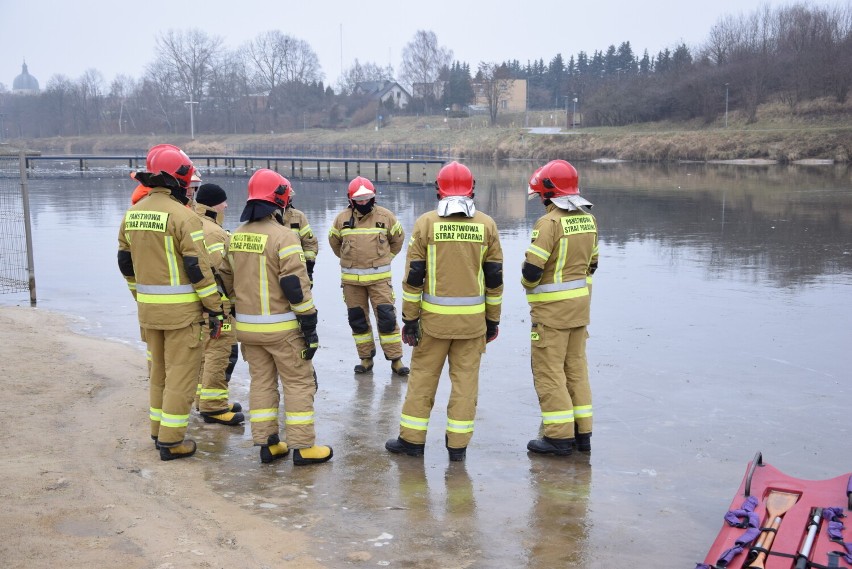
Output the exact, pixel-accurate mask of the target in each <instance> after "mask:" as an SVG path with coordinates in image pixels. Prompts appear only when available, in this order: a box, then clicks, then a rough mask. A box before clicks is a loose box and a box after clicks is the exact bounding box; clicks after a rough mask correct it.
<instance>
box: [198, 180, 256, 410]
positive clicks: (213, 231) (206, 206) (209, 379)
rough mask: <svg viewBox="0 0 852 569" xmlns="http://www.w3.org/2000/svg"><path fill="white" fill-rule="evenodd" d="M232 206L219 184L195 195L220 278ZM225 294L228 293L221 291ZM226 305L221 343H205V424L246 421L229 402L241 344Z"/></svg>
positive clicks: (202, 376) (201, 406) (200, 389)
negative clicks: (235, 350) (226, 219)
mask: <svg viewBox="0 0 852 569" xmlns="http://www.w3.org/2000/svg"><path fill="white" fill-rule="evenodd" d="M227 207H228V195H227V194H226V193H225V190H223V189H222V188H221V186H218V185H217V184H202V185H201V186H200V187H199V188H198V190H197V191H196V193H195V213H197V214H198V216H199V217H200V218H201V223H202V225H203V226H204V243H205V245H206V247H207V254H208V256H209V258H210V266H211V267H212V268H213V274H214V276H216V267H218V266H219V265H220V264H221V263H222V258H223V257H224V255H225V244H226V243H227V242H228V239H229V237H228V232H227V231H225V230H224V229H223V228H222V223H223V221H224V217H225V208H227ZM220 292H221V293H223V294H224V291H220ZM222 305H223V308H224V310H225V321H224V322H223V324H222V335H221V336H220V337H219V339H217V340H213V339H211V338H208V339H206V340H205V342H204V357H203V358H202V363H201V373H200V376H199V384H198V392H197V393H198V401H199V403H198V405H199V407H198V409H199V411H200V412H201V416H202V417H203V418H204V422H205V423H219V424H222V425H239V424H240V423H242V422H243V421H244V420H245V417H244V416H243V414H242V413H240V411H242V406H241V405H240V404H239V403H233V404H231V403H228V397H229V393H228V380H229V379H230V378H229V377H228V375H227V373H226V370H227V369H228V366H229V364H230V359H231V352H232V350H233V348H234V346H236V344H237V340H236V333H235V332H234V330H233V325H234V318H233V316H232V315H231V302H230V300H229V299H228V298H227V296H224V297H223V298H222Z"/></svg>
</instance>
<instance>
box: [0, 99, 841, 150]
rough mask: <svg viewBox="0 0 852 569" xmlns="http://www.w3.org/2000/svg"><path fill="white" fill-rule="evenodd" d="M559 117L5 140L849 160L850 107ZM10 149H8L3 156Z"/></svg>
mask: <svg viewBox="0 0 852 569" xmlns="http://www.w3.org/2000/svg"><path fill="white" fill-rule="evenodd" d="M565 119H566V117H565V114H564V113H562V112H558V111H555V112H534V113H532V112H531V113H530V114H529V115H528V116H526V117H525V116H524V115H523V114H519V115H508V114H506V115H501V116H500V117H499V118H498V123H499V124H498V125H497V126H495V127H490V126H488V119H487V117H470V118H464V119H454V118H451V119H448V120H445V119H444V117H443V116H430V117H394V118H393V119H392V120H391V121H390V122H389V123H388V124H386V125H385V127H384V128H382V129H380V130H378V131H377V130H376V129H375V125H373V124H369V125H364V126H361V127H356V128H349V129H345V130H326V129H318V128H314V129H307V130H304V131H297V132H292V133H276V134H256V135H246V134H237V135H205V134H203V133H200V134H198V135H196V139H195V140H190V137H189V136H187V135H185V134H184V135H159V136H134V135H126V136H120V135H105V136H86V137H56V138H40V139H29V140H24V141H10V142H11V146H22V145H24V146H25V147H26V148H29V149H32V150H36V151H40V152H42V153H63V154H84V153H107V152H117V151H122V150H127V151H130V150H132V151H138V150H139V149H145V148H149V147H150V146H152V145H154V144H158V143H161V142H170V143H172V144H176V145H179V146H181V147H182V148H183V149H184V150H186V151H187V152H188V153H189V154H190V155H191V154H203V153H223V154H224V153H226V152H227V149H228V147H229V146H230V145H234V144H253V143H255V144H266V145H269V144H276V143H279V144H285V143H289V144H367V145H373V144H436V145H438V144H440V145H447V146H449V147H450V148H451V149H452V154H453V155H454V156H456V157H458V158H460V159H478V160H483V159H485V160H506V159H533V160H538V161H544V160H549V159H553V158H565V159H568V160H594V159H600V158H610V159H621V160H633V161H643V162H670V161H684V160H694V161H712V160H773V161H779V162H795V161H799V160H824V161H834V162H843V163H848V162H850V161H852V101H850V102H847V103H846V104H843V105H840V104H837V103H833V102H831V101H826V100H823V101H816V102H810V103H806V104H801V105H799V106H797V107H796V108H791V107H789V106H787V105H783V104H780V103H775V104H769V105H764V106H762V107H761V108H760V111H759V112H758V122H756V123H753V124H745V119H744V116H743V115H742V114H741V113H740V112H738V111H731V112H730V113H729V115H728V126H727V128H726V127H725V124H724V116H722V117H719V119H717V120H716V121H715V122H714V123H711V124H704V123H702V122H700V121H692V122H687V123H646V124H636V125H630V126H625V127H609V128H608V127H594V128H589V127H579V128H576V129H573V130H568V129H566V128H565V122H566V120H565ZM524 124H526V125H528V126H529V127H539V129H541V128H542V127H546V128H547V130H549V131H553V130H556V129H559V132H557V133H554V134H536V133H533V132H531V131H530V130H529V129H527V128H524ZM7 148H9V147H7Z"/></svg>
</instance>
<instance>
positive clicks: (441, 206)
mask: <svg viewBox="0 0 852 569" xmlns="http://www.w3.org/2000/svg"><path fill="white" fill-rule="evenodd" d="M436 186H437V190H438V200H439V201H438V207H437V209H436V210H435V211H431V212H428V213H425V214H423V215H421V216H420V218H419V219H418V220H417V222H416V223H415V224H414V231H413V232H412V234H411V240H410V241H409V243H408V254H407V257H406V263H407V266H408V272H407V274H406V278H405V281H403V285H402V286H403V296H402V301H403V302H402V320H403V323H404V327H403V330H402V337H403V341H404V342H405V343H406V344H408V345H410V346H415V348H414V352H413V354H412V357H411V377H409V379H408V390H407V392H406V394H405V403H404V404H403V406H402V416H401V419H400V430H399V437H398V438H396V439H390V440H389V441H387V442H386V443H385V448H386V449H387V450H389V451H390V452H393V453H397V454H407V455H409V456H422V455H423V450H424V447H425V443H426V429H427V427H428V426H429V415H430V414H431V411H432V405H433V404H434V401H435V392H436V390H437V388H438V379H439V377H440V376H441V372H442V370H443V368H444V362H445V361H447V360H449V362H450V381H452V391H451V392H450V400H449V403H448V405H447V427H446V438H445V443H446V447H447V451H448V452H449V458H450V460H451V461H462V460H464V459H465V454H466V449H467V445H468V443H469V442H470V439H471V437H472V436H473V420H474V415H475V414H476V400H477V394H478V390H479V364H480V360H481V358H482V354H483V353H484V352H485V344H486V343H487V342H491V341H492V340H494V339H495V338H496V337H497V333H498V324H499V323H500V311H501V305H502V294H503V251H502V249H501V247H500V238H499V235H498V233H497V225H496V224H495V223H494V220H493V219H491V218H490V217H489V216H487V215H485V214H484V213H482V212H480V211H476V208H475V206H474V203H473V188H474V180H473V176H472V174H471V173H470V170H469V169H468V168H467V167H466V166H464V165H462V164H459V163H458V162H451V163H450V164H447V165H446V166H444V167H443V168H442V169H441V171H440V172H438V176H437V181H436Z"/></svg>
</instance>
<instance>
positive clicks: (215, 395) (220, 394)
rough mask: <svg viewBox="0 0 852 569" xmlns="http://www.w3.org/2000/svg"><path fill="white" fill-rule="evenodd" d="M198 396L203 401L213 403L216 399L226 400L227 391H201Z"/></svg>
mask: <svg viewBox="0 0 852 569" xmlns="http://www.w3.org/2000/svg"><path fill="white" fill-rule="evenodd" d="M198 396H199V397H200V398H201V399H203V400H205V401H215V400H217V399H227V398H228V390H227V389H202V390H201V393H199V394H198Z"/></svg>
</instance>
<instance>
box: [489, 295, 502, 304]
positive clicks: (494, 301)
mask: <svg viewBox="0 0 852 569" xmlns="http://www.w3.org/2000/svg"><path fill="white" fill-rule="evenodd" d="M485 304H503V296H502V295H500V296H486V297H485Z"/></svg>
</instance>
